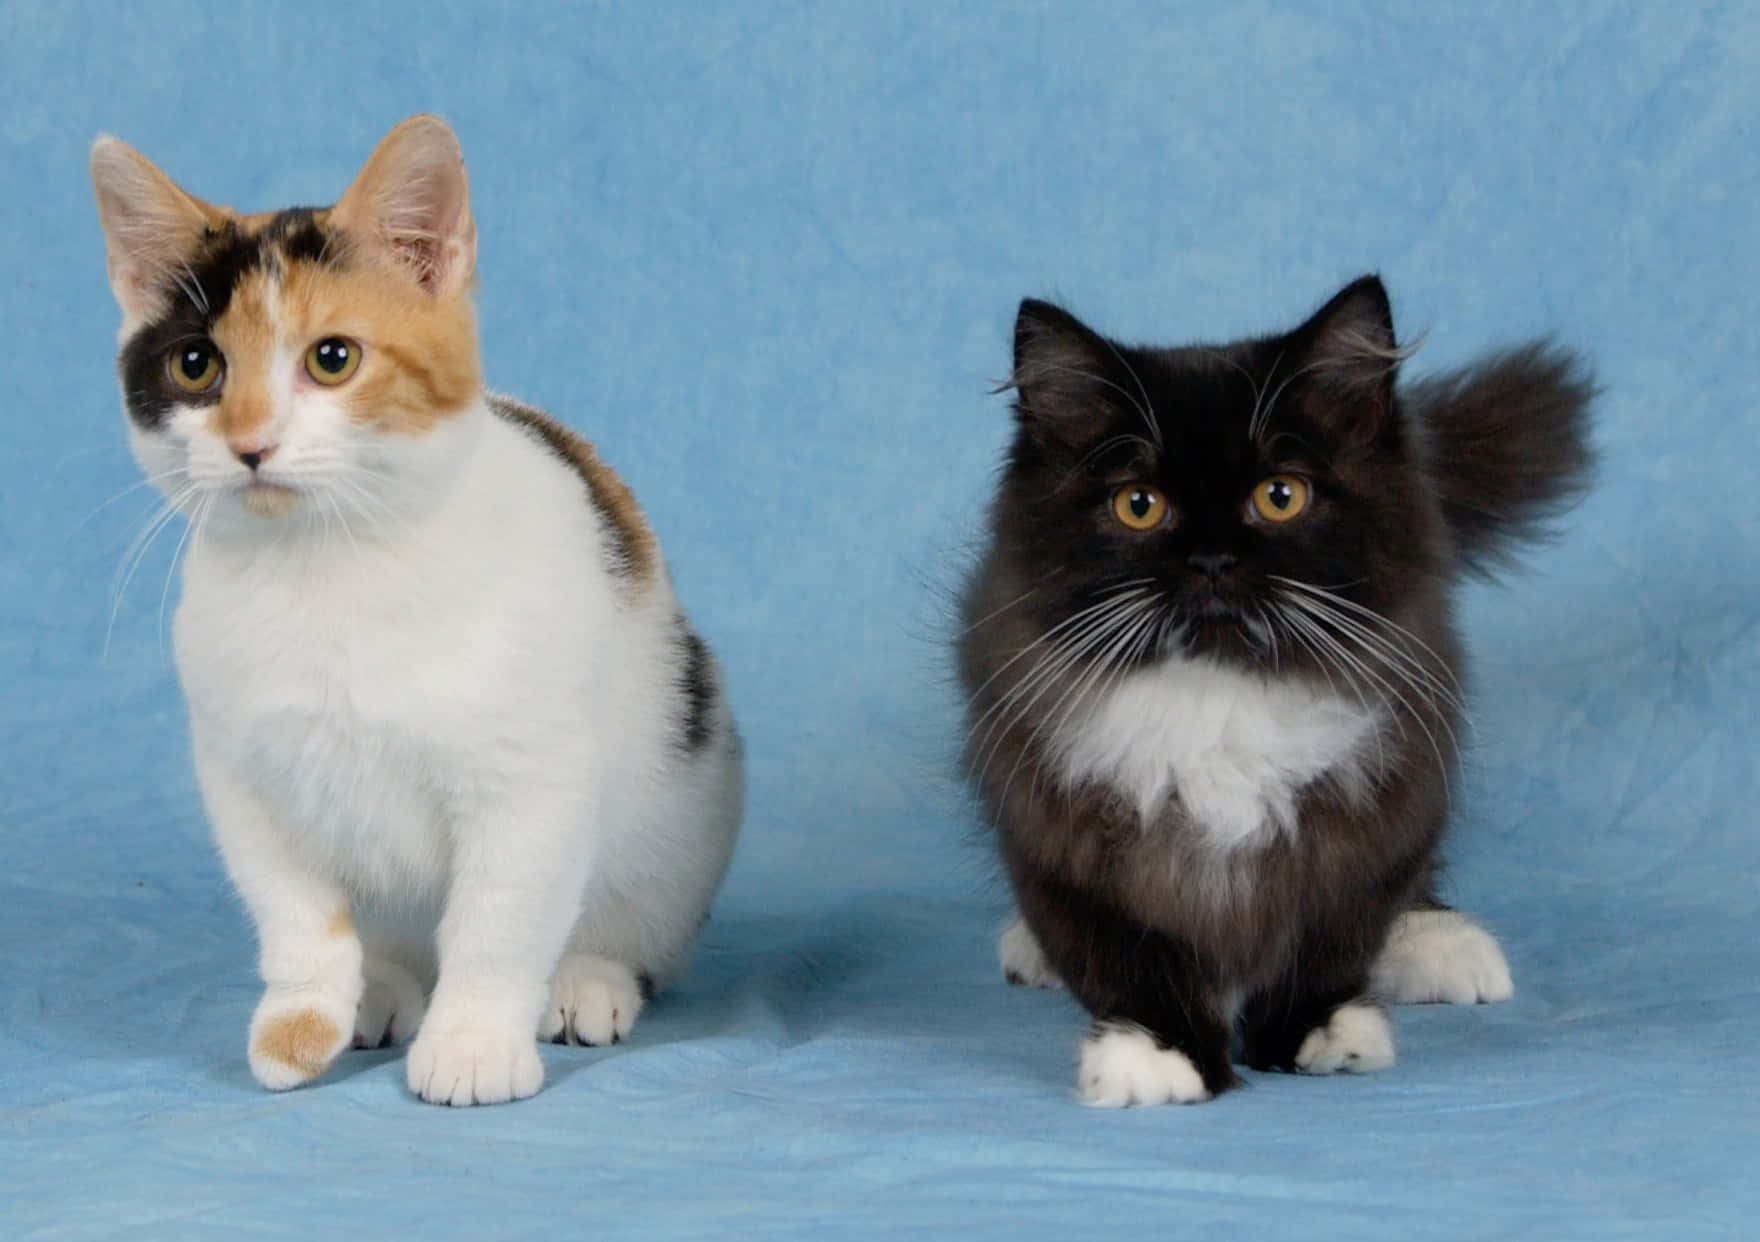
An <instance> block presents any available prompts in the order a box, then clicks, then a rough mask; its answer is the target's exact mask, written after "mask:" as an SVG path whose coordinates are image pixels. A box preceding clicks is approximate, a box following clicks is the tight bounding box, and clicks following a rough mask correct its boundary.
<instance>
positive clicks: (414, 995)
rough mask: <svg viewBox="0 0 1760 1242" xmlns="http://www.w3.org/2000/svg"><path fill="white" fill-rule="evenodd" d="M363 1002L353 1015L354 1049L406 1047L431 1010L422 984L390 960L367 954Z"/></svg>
mask: <svg viewBox="0 0 1760 1242" xmlns="http://www.w3.org/2000/svg"><path fill="white" fill-rule="evenodd" d="M361 981H362V986H361V1000H360V1004H359V1005H357V1006H356V1007H355V1012H354V1046H355V1047H356V1048H384V1047H387V1046H389V1045H392V1044H407V1043H408V1042H409V1041H410V1040H412V1039H414V1038H415V1037H416V1029H417V1028H418V1027H420V1026H421V1024H422V1017H423V1015H424V1014H425V1013H427V1009H428V993H427V989H426V988H424V987H423V986H422V983H421V980H419V979H417V978H416V976H415V975H414V974H413V973H411V972H410V971H409V970H408V969H406V968H405V967H403V966H401V965H399V964H398V963H397V962H395V961H393V960H392V959H391V958H389V957H380V956H378V955H376V954H374V953H372V952H368V954H367V956H366V958H365V959H364V960H363V961H362V962H361Z"/></svg>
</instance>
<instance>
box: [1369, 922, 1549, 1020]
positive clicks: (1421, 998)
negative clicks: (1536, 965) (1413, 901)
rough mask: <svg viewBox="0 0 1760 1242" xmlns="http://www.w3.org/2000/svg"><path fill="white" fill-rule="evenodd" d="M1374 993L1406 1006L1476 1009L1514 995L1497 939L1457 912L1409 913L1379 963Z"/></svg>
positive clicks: (1389, 938) (1392, 933) (1392, 934)
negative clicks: (1468, 1007)
mask: <svg viewBox="0 0 1760 1242" xmlns="http://www.w3.org/2000/svg"><path fill="white" fill-rule="evenodd" d="M1370 990H1371V991H1372V992H1373V993H1374V994H1375V995H1376V996H1379V997H1381V998H1382V999H1384V1000H1389V1001H1393V1002H1394V1003H1396V1004H1401V1005H1428V1004H1432V1003H1434V1002H1437V1001H1441V1002H1443V1003H1445V1004H1449V1005H1474V1004H1480V1003H1484V1002H1491V1001H1505V1000H1508V999H1509V998H1510V997H1511V996H1513V995H1515V984H1514V983H1513V982H1511V980H1510V975H1509V963H1508V962H1507V961H1505V960H1504V956H1503V950H1502V949H1501V948H1499V947H1498V944H1497V939H1496V937H1494V936H1493V935H1492V934H1491V933H1490V932H1488V931H1486V930H1485V929H1484V928H1483V927H1480V926H1479V925H1478V924H1477V923H1475V922H1473V920H1472V919H1470V918H1468V917H1467V916H1466V915H1464V914H1462V913H1461V912H1460V911H1458V910H1408V911H1406V912H1405V913H1404V914H1402V915H1400V916H1399V918H1398V919H1397V920H1395V922H1394V924H1393V930H1392V931H1390V932H1389V933H1388V935H1387V944H1386V946H1385V947H1384V948H1383V949H1382V950H1381V956H1380V957H1378V958H1377V959H1376V960H1375V972H1374V977H1373V979H1372V980H1371V982H1370Z"/></svg>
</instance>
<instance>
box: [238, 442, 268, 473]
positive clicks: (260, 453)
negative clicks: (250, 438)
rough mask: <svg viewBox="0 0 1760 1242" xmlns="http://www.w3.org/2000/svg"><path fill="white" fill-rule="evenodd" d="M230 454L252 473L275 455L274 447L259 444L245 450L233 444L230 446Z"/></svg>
mask: <svg viewBox="0 0 1760 1242" xmlns="http://www.w3.org/2000/svg"><path fill="white" fill-rule="evenodd" d="M232 453H233V456H235V457H237V458H238V460H240V461H242V462H243V463H244V464H245V466H246V467H247V468H248V469H250V470H252V471H254V470H256V468H257V467H258V466H260V465H262V464H263V463H264V462H266V461H268V460H269V458H271V457H273V456H274V455H275V445H273V444H261V445H256V446H254V447H252V448H248V449H247V448H244V447H243V446H241V445H237V444H235V445H233V446H232Z"/></svg>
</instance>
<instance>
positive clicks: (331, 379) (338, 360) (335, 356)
mask: <svg viewBox="0 0 1760 1242" xmlns="http://www.w3.org/2000/svg"><path fill="white" fill-rule="evenodd" d="M360 365H361V347H360V344H359V343H358V342H356V341H351V340H349V339H348V338H347V337H346V336H327V337H325V338H324V339H323V340H321V341H319V342H318V343H317V344H316V345H314V346H312V347H311V348H310V349H308V350H306V374H307V375H309V376H311V377H312V378H313V379H315V380H317V381H318V383H320V384H325V385H328V386H330V387H335V386H336V385H337V384H341V383H345V382H346V381H347V380H348V378H349V377H350V376H352V375H353V374H354V373H355V372H356V371H357V370H359V369H360Z"/></svg>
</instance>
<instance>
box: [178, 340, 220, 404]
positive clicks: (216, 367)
mask: <svg viewBox="0 0 1760 1242" xmlns="http://www.w3.org/2000/svg"><path fill="white" fill-rule="evenodd" d="M165 369H166V370H167V371H168V372H170V374H171V382H172V383H173V384H176V385H177V386H178V387H179V388H181V389H183V391H185V392H208V391H210V390H211V389H214V388H217V387H219V385H220V369H221V368H220V351H219V349H217V348H216V347H215V345H214V342H213V341H185V342H184V343H183V344H182V345H179V346H177V347H176V348H175V349H173V350H172V351H171V353H170V355H169V356H168V357H167V358H166V359H165Z"/></svg>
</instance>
